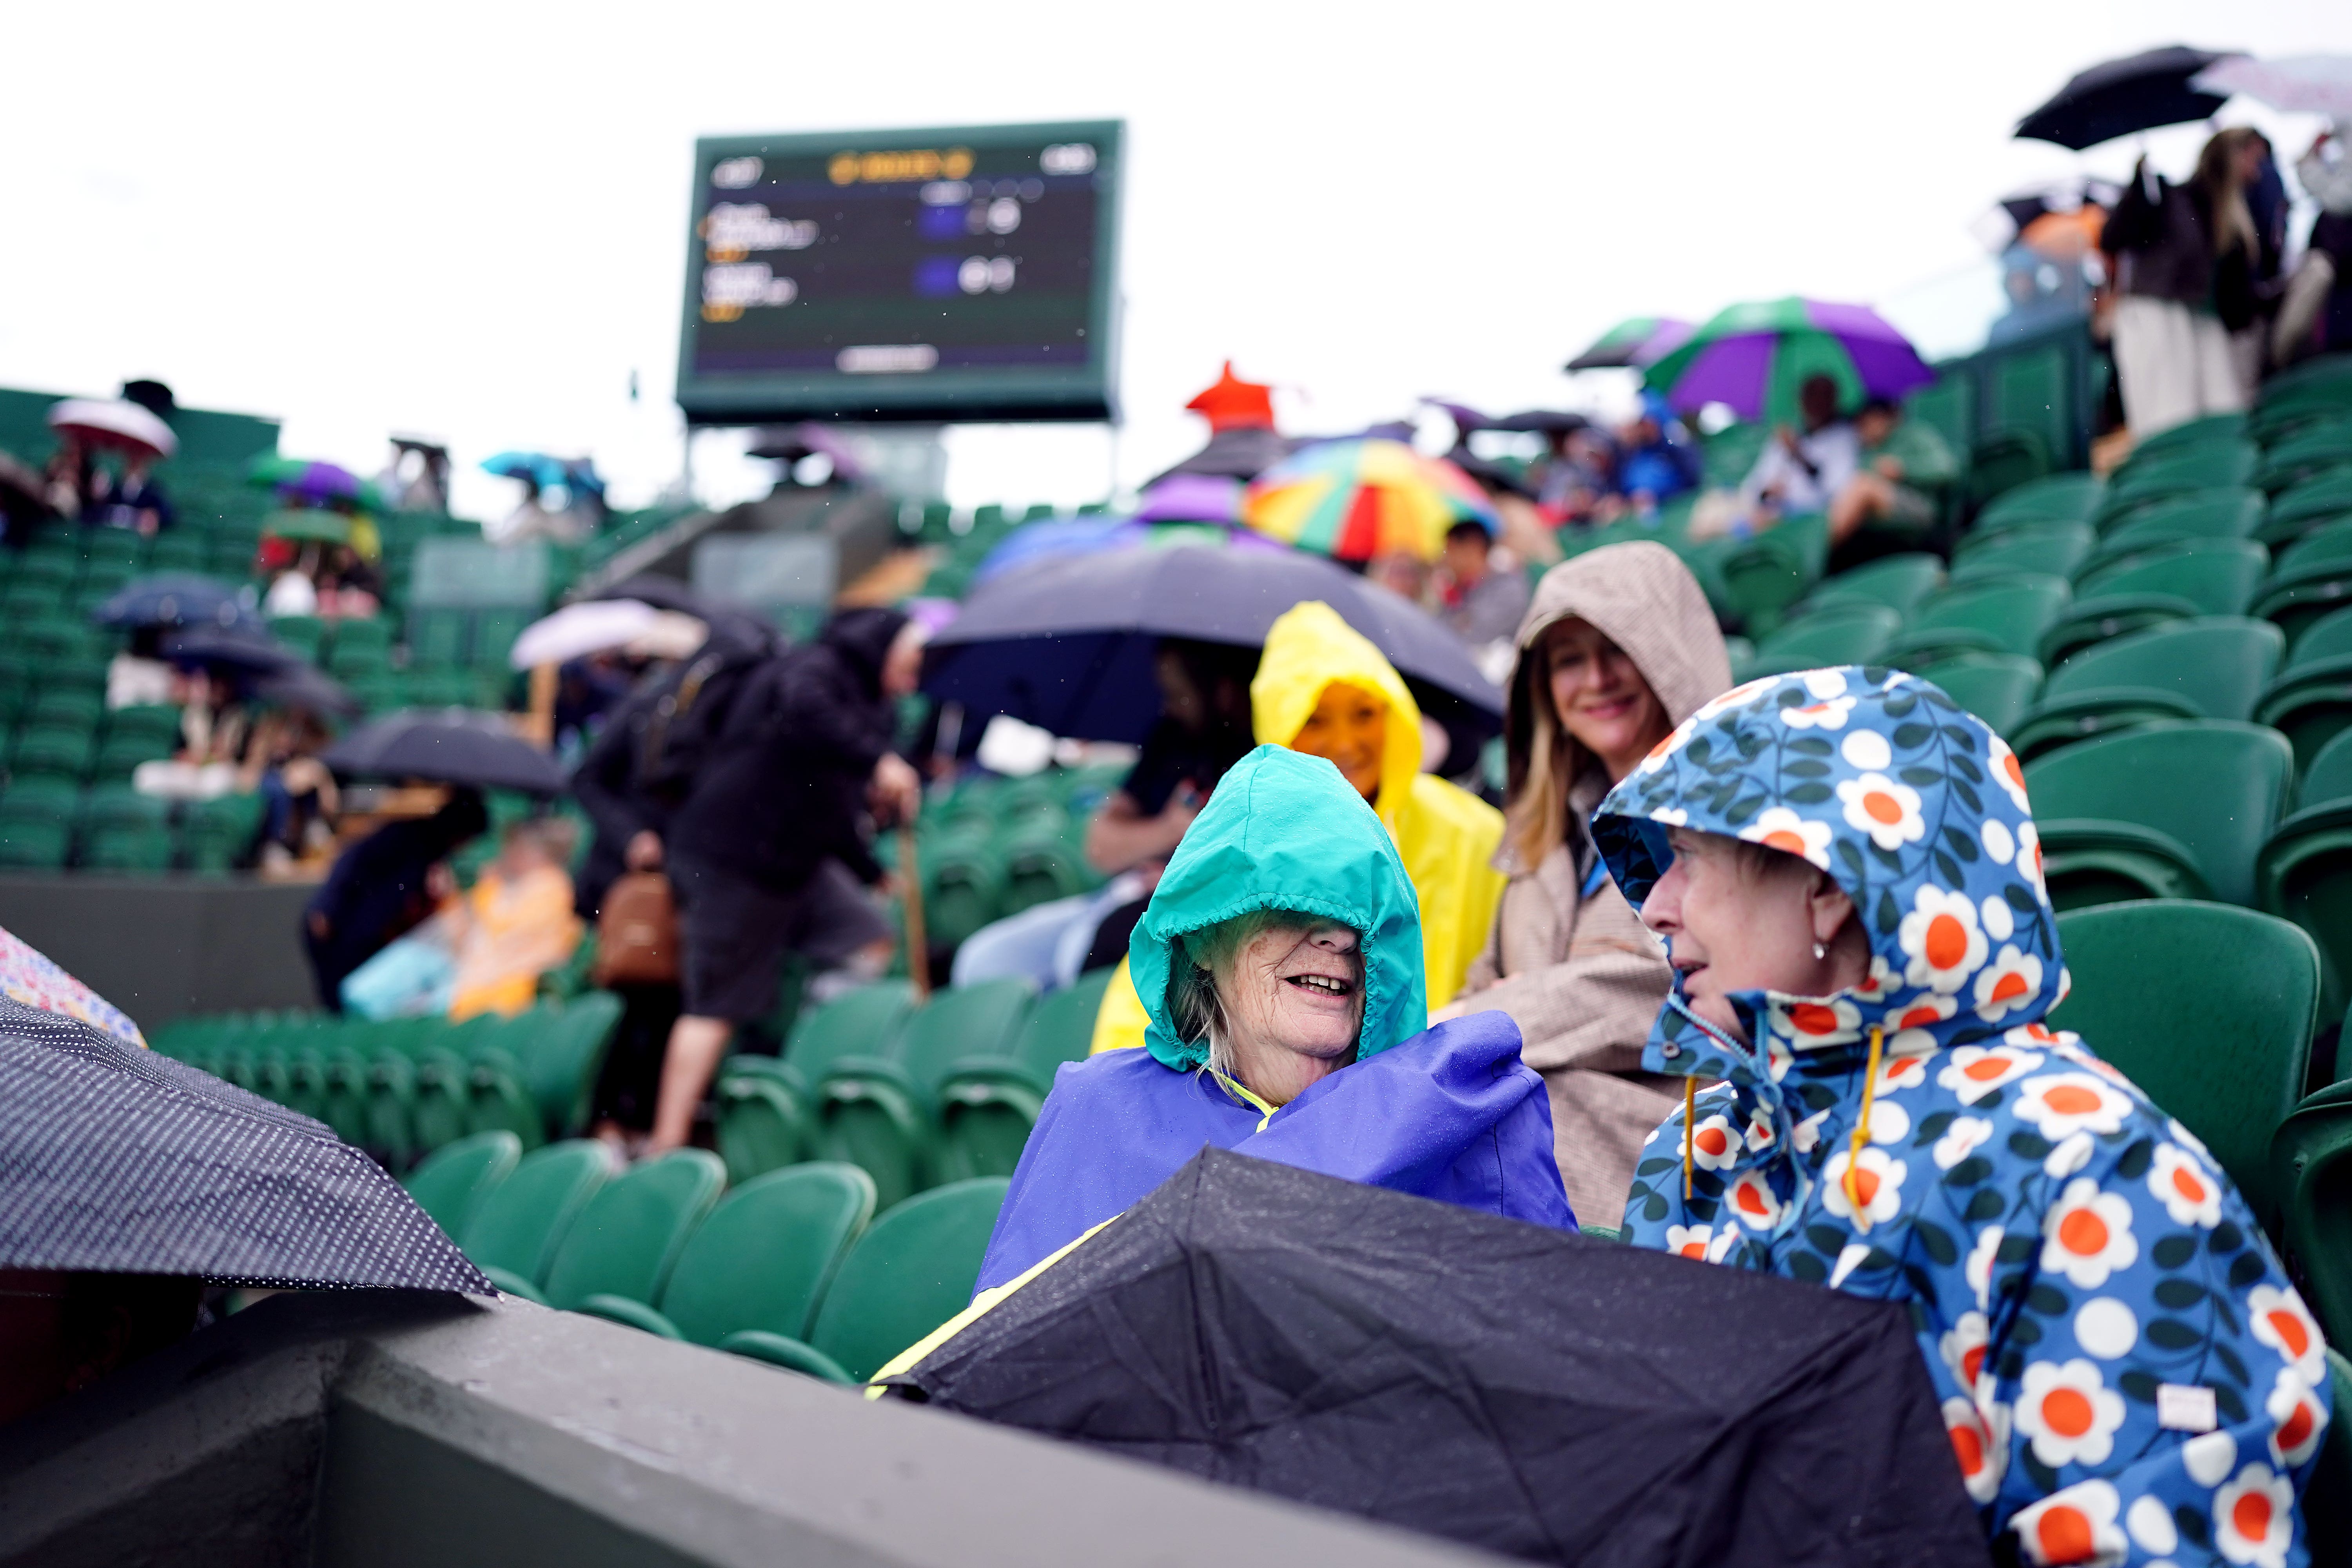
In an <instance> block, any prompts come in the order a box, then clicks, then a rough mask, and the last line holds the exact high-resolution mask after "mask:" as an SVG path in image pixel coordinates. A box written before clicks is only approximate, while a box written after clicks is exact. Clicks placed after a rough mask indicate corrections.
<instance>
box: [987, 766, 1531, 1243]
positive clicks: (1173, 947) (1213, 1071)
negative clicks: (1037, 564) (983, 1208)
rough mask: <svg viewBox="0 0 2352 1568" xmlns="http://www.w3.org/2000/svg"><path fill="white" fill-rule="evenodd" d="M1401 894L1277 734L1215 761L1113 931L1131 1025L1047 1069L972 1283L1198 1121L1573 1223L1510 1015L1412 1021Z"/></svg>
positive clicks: (1329, 1167) (1415, 923) (1104, 1203)
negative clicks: (1134, 1028)
mask: <svg viewBox="0 0 2352 1568" xmlns="http://www.w3.org/2000/svg"><path fill="white" fill-rule="evenodd" d="M1419 902H1420V900H1419V899H1418V898H1417V897H1416V896H1415V893H1414V890H1413V888H1412V883H1411V882H1409V881H1408V880H1407V879H1405V877H1404V876H1403V874H1402V868H1401V867H1400V866H1399V865H1398V862H1397V857H1396V853H1395V850H1394V848H1393V847H1391V843H1390V840H1389V836H1388V831H1387V829H1386V828H1385V827H1384V826H1382V824H1381V820H1380V818H1379V817H1378V816H1375V815H1374V814H1373V813H1372V812H1371V811H1370V809H1369V808H1368V807H1367V806H1366V805H1365V804H1364V802H1363V800H1362V798H1361V797H1360V795H1358V794H1357V793H1356V791H1355V790H1354V789H1353V788H1352V787H1351V786H1350V785H1349V784H1348V783H1347V782H1346V780H1345V779H1343V778H1342V777H1341V776H1340V775H1339V773H1337V772H1336V771H1335V770H1334V769H1333V768H1332V766H1331V764H1329V763H1326V762H1323V761H1319V760H1317V759H1314V758H1309V757H1304V756H1300V755H1297V754H1296V753H1294V752H1286V751H1283V750H1281V749H1280V748H1278V747H1274V746H1261V747H1259V748H1258V749H1257V750H1256V751H1255V752H1251V753H1250V754H1249V756H1247V757H1245V758H1244V759H1243V761H1242V762H1241V763H1238V764H1236V765H1235V766H1234V770H1233V772H1232V773H1229V774H1227V775H1226V779H1225V782H1224V784H1223V785H1222V786H1221V787H1220V788H1219V789H1218V791H1217V793H1216V795H1214V796H1213V798H1212V799H1211V800H1210V802H1209V804H1208V805H1207V806H1206V807H1205V808H1203V809H1202V813H1201V815H1200V817H1199V819H1198V820H1197V821H1196V822H1194V823H1193V825H1192V831H1191V832H1190V833H1188V834H1186V835H1185V836H1184V841H1183V842H1182V843H1181V845H1179V846H1178V847H1177V849H1176V854H1175V856H1174V858H1172V859H1171V860H1170V862H1169V865H1168V873H1167V875H1166V876H1165V877H1163V878H1162V879H1160V886H1159V888H1158V889H1156V890H1155V891H1154V892H1153V894H1152V897H1151V905H1150V909H1149V910H1146V911H1145V914H1144V918H1143V921H1142V922H1141V923H1140V924H1139V925H1138V926H1137V927H1136V929H1135V932H1134V935H1133V936H1132V938H1131V939H1130V940H1129V950H1128V951H1129V967H1130V970H1131V972H1132V973H1134V974H1135V975H1136V976H1137V977H1138V984H1139V992H1140V994H1141V995H1142V996H1143V997H1144V998H1145V1000H1144V1003H1143V1007H1144V1011H1145V1012H1146V1014H1147V1015H1148V1016H1149V1019H1150V1026H1149V1029H1148V1032H1147V1034H1146V1036H1145V1039H1144V1042H1143V1043H1144V1046H1145V1047H1146V1048H1144V1049H1142V1050H1131V1051H1116V1052H1111V1053H1108V1054H1105V1055H1099V1056H1096V1057H1092V1058H1088V1059H1087V1060H1086V1061H1083V1062H1076V1063H1072V1064H1070V1065H1068V1066H1066V1067H1064V1068H1061V1070H1060V1071H1059V1073H1058V1074H1056V1075H1055V1083H1054V1090H1053V1093H1052V1094H1050V1095H1049V1096H1047V1098H1046V1100H1045V1108H1044V1110H1043V1111H1042V1112H1041V1113H1040V1115H1039V1117H1038V1120H1037V1126H1036V1130H1035V1131H1034V1132H1032V1133H1031V1134H1030V1137H1029V1142H1028V1145H1027V1147H1025V1148H1024V1150H1023V1151H1022V1153H1021V1163H1020V1164H1019V1166H1018V1167H1017V1168H1016V1169H1015V1170H1014V1172H1013V1185H1012V1190H1011V1191H1010V1192H1009V1193H1008V1194H1006V1196H1005V1200H1004V1206H1003V1210H1002V1211H1001V1212H1000V1214H999V1215H998V1216H997V1221H996V1230H995V1234H994V1235H993V1236H992V1237H991V1238H990V1241H989V1247H988V1253H987V1256H986V1258H985V1259H984V1260H983V1261H982V1264H981V1268H980V1277H979V1288H980V1289H982V1290H986V1289H992V1288H994V1287H998V1286H1003V1285H1005V1284H1009V1283H1011V1282H1013V1280H1015V1279H1019V1278H1020V1277H1021V1276H1022V1275H1024V1274H1025V1273H1027V1272H1028V1271H1029V1270H1030V1269H1032V1268H1035V1267H1036V1266H1037V1265H1039V1264H1040V1263H1043V1262H1045V1260H1047V1259H1049V1258H1052V1257H1054V1256H1055V1254H1056V1253H1058V1252H1059V1251H1060V1250H1061V1249H1062V1248H1064V1247H1067V1246H1069V1245H1070V1244H1071V1243H1073V1242H1075V1241H1077V1240H1078V1239H1079V1238H1081V1237H1084V1236H1085V1235H1086V1234H1087V1232H1088V1231H1089V1230H1091V1229H1093V1228H1094V1227H1095V1226H1099V1225H1101V1224H1102V1223H1103V1222H1105V1221H1106V1220H1108V1219H1111V1218H1113V1217H1115V1216H1116V1215H1118V1214H1119V1213H1120V1212H1122V1211H1123V1210H1125V1209H1126V1208H1128V1207H1129V1205H1132V1204H1134V1203H1135V1201H1136V1200H1137V1199H1139V1198H1140V1197H1142V1196H1143V1195H1144V1194H1146V1193H1149V1192H1150V1191H1151V1189H1152V1188H1154V1187H1156V1186H1158V1185H1159V1184H1160V1183H1161V1182H1162V1181H1165V1180H1166V1179H1167V1178H1168V1177H1169V1176H1170V1175H1171V1174H1172V1173H1175V1171H1176V1170H1177V1169H1178V1168H1179V1167H1181V1165H1183V1163H1185V1162H1186V1161H1188V1160H1190V1159H1192V1157H1193V1156H1194V1155H1195V1154H1197V1153H1199V1152H1201V1149H1202V1146H1203V1145H1204V1144H1213V1145H1215V1146H1217V1147H1220V1148H1226V1149H1234V1150H1237V1151H1239V1152H1242V1153H1244V1154H1250V1155H1254V1156H1256V1157H1258V1158H1261V1159H1266V1160H1275V1161H1279V1162H1282V1163H1286V1164H1291V1165H1297V1166H1299V1167H1301V1168H1303V1169H1307V1170H1312V1171H1319V1172H1321V1173H1324V1174H1326V1175H1332V1176H1340V1177H1345V1178H1347V1179H1349V1180H1352V1181H1358V1182H1364V1183H1367V1184H1371V1185H1375V1186H1385V1187H1390V1188H1392V1189H1395V1190H1397V1191H1401V1192H1409V1193H1415V1194H1421V1195H1423V1196H1425V1197H1432V1198H1436V1199H1439V1200H1441V1201H1445V1202H1451V1203H1456V1204H1461V1205H1465V1206H1466V1207H1471V1208H1478V1209H1484V1210H1486V1211H1487V1212H1490V1213H1494V1214H1500V1215H1508V1216H1510V1217H1512V1218H1515V1219H1523V1220H1528V1221H1532V1222H1534V1223H1536V1224H1538V1225H1549V1226H1559V1227H1563V1228H1565V1227H1568V1226H1573V1225H1574V1224H1575V1223H1576V1221H1575V1216H1574V1215H1572V1214H1570V1211H1569V1206H1568V1203H1567V1201H1566V1199H1565V1198H1564V1197H1563V1196H1562V1195H1561V1194H1560V1187H1559V1172H1558V1170H1557V1169H1556V1168H1555V1167H1554V1165H1553V1164H1552V1161H1551V1129H1550V1125H1549V1118H1548V1116H1547V1114H1546V1110H1545V1105H1544V1097H1543V1092H1542V1089H1541V1087H1540V1080H1539V1079H1537V1077H1536V1076H1535V1075H1534V1074H1533V1073H1531V1072H1529V1071H1528V1069H1527V1068H1524V1067H1522V1066H1520V1065H1519V1061H1518V1031H1517V1029H1515V1028H1513V1027H1512V1026H1511V1024H1510V1022H1509V1020H1508V1019H1507V1018H1504V1017H1501V1016H1488V1017H1484V1018H1465V1019H1462V1020H1460V1021H1457V1022H1455V1023H1452V1024H1445V1025H1441V1026H1438V1027H1436V1028H1426V1027H1424V1025H1423V1019H1424V1018H1425V1016H1426V1015H1427V1010H1428V1009H1427V1006H1426V1003H1425V997H1424V993H1423V985H1422V950H1423V942H1422V934H1421V930H1420V923H1421V922H1420V916H1419V913H1418V910H1417V905H1418V904H1419ZM1307 910H1311V911H1313V912H1312V913H1307V912H1302V911H1307Z"/></svg>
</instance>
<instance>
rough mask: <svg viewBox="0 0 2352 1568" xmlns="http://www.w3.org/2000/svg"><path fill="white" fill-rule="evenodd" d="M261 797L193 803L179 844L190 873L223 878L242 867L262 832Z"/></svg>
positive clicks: (187, 809)
mask: <svg viewBox="0 0 2352 1568" xmlns="http://www.w3.org/2000/svg"><path fill="white" fill-rule="evenodd" d="M262 811H263V803H262V799H261V796H260V795H216V796H215V797H214V798H213V799H211V800H199V801H190V802H189V803H188V805H186V806H185V807H184V809H183V811H182V813H181V817H180V842H181V847H182V848H183V849H184V851H185V853H186V856H187V861H188V869H189V870H190V871H192V872H194V873H196V874H197V875H199V876H209V877H222V876H226V875H227V874H228V873H229V872H230V871H231V870H233V869H234V868H236V867H237V866H238V865H240V864H242V863H243V862H244V860H245V858H246V855H247V851H249V850H250V849H251V848H252V847H253V841H254V839H255V837H257V836H258V835H259V833H260V832H261V816H262Z"/></svg>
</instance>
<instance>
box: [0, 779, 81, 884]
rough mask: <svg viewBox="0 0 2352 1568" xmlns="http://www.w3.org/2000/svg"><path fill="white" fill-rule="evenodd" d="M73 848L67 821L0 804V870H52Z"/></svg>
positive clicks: (71, 828)
mask: <svg viewBox="0 0 2352 1568" xmlns="http://www.w3.org/2000/svg"><path fill="white" fill-rule="evenodd" d="M10 794H11V795H14V794H15V792H14V791H11V792H10ZM72 847H73V827H72V825H71V823H70V822H69V821H68V820H67V819H66V818H63V817H58V816H49V815H47V813H40V814H34V813H29V812H26V811H22V810H12V809H11V807H10V805H9V803H8V802H6V801H0V868H5V869H9V870H17V871H55V870H58V869H59V868H62V867H63V866H64V865H65V863H66V855H67V853H68V850H70V849H71V848H72Z"/></svg>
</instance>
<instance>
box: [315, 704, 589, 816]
mask: <svg viewBox="0 0 2352 1568" xmlns="http://www.w3.org/2000/svg"><path fill="white" fill-rule="evenodd" d="M320 761H321V762H323V763H326V764H327V765H328V766H329V767H331V768H332V769H334V770H335V772H337V773H346V774H363V775H366V776H369V777H373V778H386V779H427V780H430V781H432V782H433V783H435V784H467V785H471V786H473V787H474V788H476V789H519V790H523V791H526V792H528V793H530V794H532V795H560V794H562V790H563V770H562V768H560V767H558V766H557V765H556V763H555V760H554V759H553V758H552V757H550V756H549V755H548V754H547V753H546V752H542V751H541V750H540V749H539V748H538V747H536V746H534V745H532V744H531V743H530V742H528V741H525V740H523V739H521V738H520V737H519V736H518V735H516V734H515V732H514V730H513V728H512V726H510V725H509V723H508V722H507V721H506V719H505V717H504V716H503V715H501V714H497V713H483V712H477V711H476V710H472V709H470V708H431V709H427V708H407V709H403V710H401V711H399V712H397V713H392V714H387V715H385V716H384V717H383V718H382V719H378V720H375V721H373V722H371V723H367V724H363V725H362V726H361V727H360V728H358V729H356V730H354V731H352V732H351V733H350V734H348V735H346V736H344V737H343V738H342V739H341V740H340V741H338V742H335V743H334V744H333V745H331V746H330V747H328V748H327V750H326V752H325V753H324V754H323V755H322V756H321V757H320Z"/></svg>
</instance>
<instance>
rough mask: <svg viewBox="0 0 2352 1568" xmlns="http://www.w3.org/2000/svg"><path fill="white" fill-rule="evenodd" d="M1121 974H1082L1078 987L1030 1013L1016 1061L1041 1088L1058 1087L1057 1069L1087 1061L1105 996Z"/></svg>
mask: <svg viewBox="0 0 2352 1568" xmlns="http://www.w3.org/2000/svg"><path fill="white" fill-rule="evenodd" d="M1116 973H1118V970H1116V969H1097V970H1095V971H1093V972H1092V973H1087V974H1082V975H1080V976H1078V978H1077V981H1076V984H1071V985H1066V986H1064V987H1063V988H1062V989H1061V990H1059V991H1055V992H1052V993H1050V994H1047V995H1045V997H1043V998H1041V999H1040V1000H1039V1001H1038V1003H1037V1005H1036V1006H1035V1007H1034V1008H1032V1009H1031V1010H1030V1013H1029V1021H1028V1023H1027V1024H1026V1025H1024V1026H1023V1028H1022V1030H1021V1038H1020V1040H1019V1041H1018V1042H1017V1043H1015V1045H1014V1046H1013V1060H1014V1061H1015V1062H1016V1063H1018V1064H1019V1066H1020V1067H1021V1068H1022V1069H1023V1070H1024V1071H1025V1072H1027V1073H1028V1074H1029V1075H1030V1077H1031V1078H1033V1079H1035V1080H1036V1083H1037V1086H1038V1087H1039V1088H1040V1089H1052V1088H1053V1087H1054V1072H1055V1068H1059V1067H1060V1066H1061V1065H1062V1064H1063V1063H1064V1062H1076V1061H1084V1060H1085V1059H1086V1058H1087V1051H1088V1050H1090V1049H1091V1048H1092V1047H1093V1046H1094V1036H1095V1015H1096V1014H1097V1013H1099V1012H1101V1011H1102V1001H1103V994H1104V993H1106V992H1107V991H1108V990H1109V989H1110V977H1111V976H1112V975H1113V974H1116Z"/></svg>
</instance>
